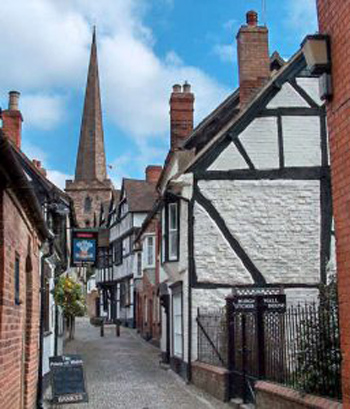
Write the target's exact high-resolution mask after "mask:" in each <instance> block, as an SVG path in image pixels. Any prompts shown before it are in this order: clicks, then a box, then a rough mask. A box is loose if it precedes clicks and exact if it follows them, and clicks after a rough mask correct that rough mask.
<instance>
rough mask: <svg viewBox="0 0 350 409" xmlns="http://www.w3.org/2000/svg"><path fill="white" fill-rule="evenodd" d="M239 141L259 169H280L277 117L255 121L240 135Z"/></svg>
mask: <svg viewBox="0 0 350 409" xmlns="http://www.w3.org/2000/svg"><path fill="white" fill-rule="evenodd" d="M239 139H240V141H241V142H242V145H243V146H244V148H245V150H246V152H247V154H248V155H249V157H250V159H251V161H252V162H253V164H254V166H255V167H256V168H257V169H273V168H278V167H279V151H278V133H277V118H276V117H264V118H256V119H254V120H253V122H252V123H251V124H250V125H248V127H247V128H246V129H245V130H244V131H243V132H242V133H241V134H240V135H239ZM231 169H235V168H234V167H232V168H231Z"/></svg>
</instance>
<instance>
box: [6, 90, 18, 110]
mask: <svg viewBox="0 0 350 409" xmlns="http://www.w3.org/2000/svg"><path fill="white" fill-rule="evenodd" d="M20 95H21V94H20V93H19V92H18V91H10V92H9V110H10V111H18V101H19V96H20Z"/></svg>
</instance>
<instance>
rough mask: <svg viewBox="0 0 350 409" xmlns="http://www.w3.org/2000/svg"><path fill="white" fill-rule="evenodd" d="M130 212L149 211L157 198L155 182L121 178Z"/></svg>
mask: <svg viewBox="0 0 350 409" xmlns="http://www.w3.org/2000/svg"><path fill="white" fill-rule="evenodd" d="M123 188H124V189H125V195H126V200H127V202H128V207H129V211H130V212H149V211H150V210H152V208H153V205H154V202H155V201H156V199H157V191H156V183H150V182H147V181H145V180H137V179H123Z"/></svg>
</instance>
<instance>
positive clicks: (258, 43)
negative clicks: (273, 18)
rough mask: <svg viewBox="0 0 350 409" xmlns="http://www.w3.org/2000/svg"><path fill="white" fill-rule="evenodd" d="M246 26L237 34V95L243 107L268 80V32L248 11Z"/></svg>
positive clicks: (254, 14)
mask: <svg viewBox="0 0 350 409" xmlns="http://www.w3.org/2000/svg"><path fill="white" fill-rule="evenodd" d="M246 17H247V25H243V26H241V28H240V29H239V31H238V34H237V51H238V68H239V87H240V91H239V95H240V97H239V98H240V105H241V107H244V106H245V105H246V104H247V103H249V101H250V100H251V99H252V98H253V97H254V95H255V94H256V93H257V92H258V91H259V89H260V88H261V87H262V86H263V85H264V84H265V83H266V82H267V81H268V80H269V78H270V58H269V46H268V30H267V28H266V27H263V26H258V14H257V13H256V12H255V11H248V13H247V15H246Z"/></svg>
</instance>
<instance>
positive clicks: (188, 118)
mask: <svg viewBox="0 0 350 409" xmlns="http://www.w3.org/2000/svg"><path fill="white" fill-rule="evenodd" d="M182 89H183V92H182ZM193 106H194V95H193V93H192V92H191V86H190V85H189V84H187V83H185V84H184V86H183V88H182V87H181V86H180V85H178V84H176V85H174V86H173V92H172V94H171V97H170V145H171V150H175V149H179V148H180V147H181V146H182V144H183V141H184V140H186V139H187V138H188V137H189V136H190V134H191V133H192V131H193V110H194V109H193Z"/></svg>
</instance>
